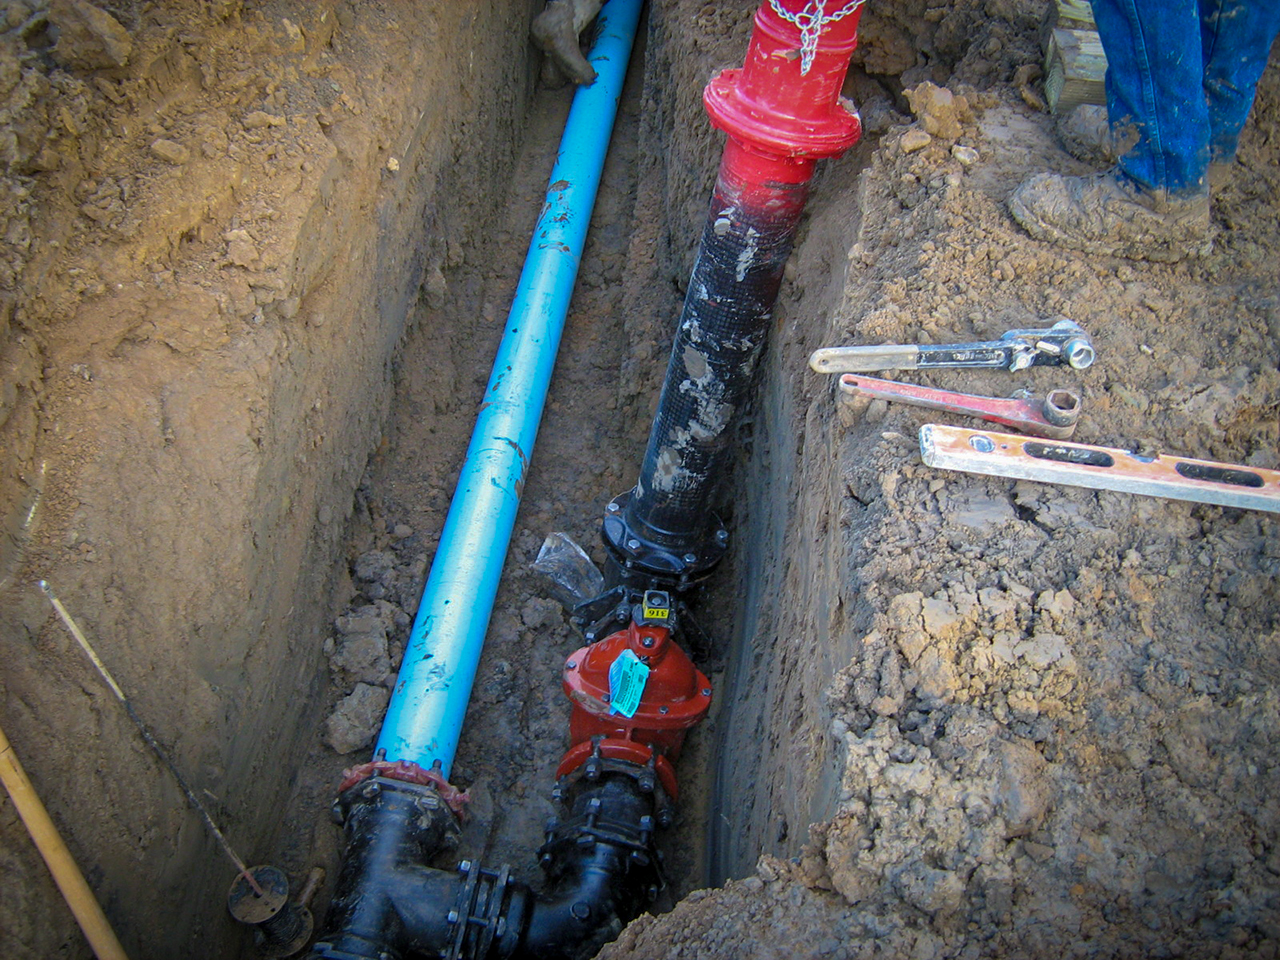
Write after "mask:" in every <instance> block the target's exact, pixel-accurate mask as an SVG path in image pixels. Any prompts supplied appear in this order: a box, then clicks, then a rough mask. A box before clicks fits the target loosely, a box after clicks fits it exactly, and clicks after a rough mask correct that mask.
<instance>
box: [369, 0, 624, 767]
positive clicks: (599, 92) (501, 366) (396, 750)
mask: <svg viewBox="0 0 1280 960" xmlns="http://www.w3.org/2000/svg"><path fill="white" fill-rule="evenodd" d="M642 3H643V0H608V2H607V3H606V4H605V5H604V7H603V9H601V11H600V18H599V27H598V39H597V40H596V43H595V45H594V46H593V47H592V49H591V53H590V55H589V56H588V59H589V60H590V61H591V64H592V66H593V67H595V69H596V72H597V74H598V76H597V78H596V81H595V83H593V84H591V86H589V87H579V88H578V92H577V93H576V95H575V96H574V99H573V106H572V107H571V108H570V111H569V119H568V120H567V121H566V123H565V128H564V135H563V136H562V137H561V140H560V151H559V155H558V159H557V161H556V165H555V167H554V169H553V170H552V171H551V181H550V185H549V186H548V187H547V199H546V202H545V203H544V204H543V207H542V214H541V215H540V216H539V218H538V224H537V227H536V228H535V229H534V233H533V240H532V241H531V242H530V244H529V253H528V256H527V258H526V260H525V265H524V270H523V272H522V273H521V274H520V284H519V286H518V287H517V288H516V295H515V299H514V300H513V301H512V304H511V312H510V313H509V314H508V315H507V327H506V332H505V333H504V334H503V337H502V344H501V346H500V347H499V348H498V355H497V357H496V358H495V359H494V363H493V372H492V373H491V374H490V377H489V385H488V387H487V388H486V390H485V395H484V402H483V403H481V405H480V412H479V415H478V416H477V418H476V425H475V429H474V430H473V432H472V434H471V445H470V447H469V448H468V449H467V456H466V460H465V461H464V462H463V465H462V473H461V475H460V476H459V478H458V486H457V488H456V489H455V491H454V494H453V501H452V503H451V504H450V506H449V515H448V517H447V519H446V520H445V524H444V530H443V532H442V533H441V535H440V546H439V547H438V548H437V550H436V555H435V559H434V560H433V561H432V564H431V572H430V574H428V576H427V583H426V586H425V587H424V588H423V592H422V600H421V601H420V603H419V605H418V614H417V617H416V618H415V620H414V624H413V631H412V633H410V635H409V643H408V645H407V647H406V649H405V652H404V661H403V663H402V664H401V666H400V675H399V676H398V677H397V679H396V686H395V691H394V693H393V694H392V697H391V703H390V705H389V706H388V707H387V714H386V717H385V718H384V720H383V722H382V732H381V733H380V734H379V736H378V743H377V745H376V747H375V757H378V755H379V754H380V753H381V751H386V753H385V754H383V755H382V758H384V759H386V760H389V761H396V760H407V761H409V762H411V763H416V764H418V765H419V766H421V767H424V768H427V769H430V768H431V766H432V765H433V764H435V763H436V762H437V761H438V762H439V763H440V765H441V772H442V774H443V775H444V776H445V777H446V778H447V777H448V776H449V771H450V769H451V768H452V766H453V755H454V752H455V751H456V750H457V747H458V738H459V737H460V736H461V733H462V720H463V716H464V715H465V713H466V710H467V703H468V702H469V701H470V699H471V687H472V684H473V683H474V681H475V676H476V667H477V665H478V664H479V662H480V651H481V648H482V647H483V646H484V638H485V633H486V632H487V630H488V627H489V616H490V614H491V613H492V612H493V601H494V597H495V595H496V594H497V592H498V580H499V578H500V577H501V575H502V566H503V563H504V561H505V559H506V555H507V547H508V545H509V544H510V541H511V531H512V528H513V527H514V526H515V521H516V510H517V508H518V507H519V505H520V494H521V493H522V491H523V489H524V481H525V476H526V474H527V473H528V470H529V458H530V456H531V455H532V453H533V444H534V440H535V439H536V438H537V435H538V423H539V421H540V420H541V419H542V408H543V405H544V403H545V402H546V398H547V388H548V386H549V384H550V382H551V371H552V368H553V367H554V365H555V357H556V351H557V350H558V349H559V346H560V335H561V333H562V331H563V330H564V321H565V317H566V316H567V314H568V312H569V299H570V297H571V295H572V293H573V285H574V281H575V280H576V279H577V276H578V264H579V263H580V262H581V259H582V248H583V243H584V241H585V240H586V235H587V226H588V224H589V223H590V221H591V210H592V207H593V206H594V205H595V200H596V188H597V187H598V186H599V184H600V172H601V169H602V168H603V167H604V158H605V154H606V153H607V151H608V148H609V139H610V136H611V134H612V132H613V121H614V117H615V116H616V114H617V110H618V100H619V98H620V97H621V94H622V83H623V80H624V79H625V77H626V73H627V62H628V61H629V59H630V57H631V44H632V40H633V39H634V37H635V32H636V24H637V23H638V22H639V19H640V7H641V5H642Z"/></svg>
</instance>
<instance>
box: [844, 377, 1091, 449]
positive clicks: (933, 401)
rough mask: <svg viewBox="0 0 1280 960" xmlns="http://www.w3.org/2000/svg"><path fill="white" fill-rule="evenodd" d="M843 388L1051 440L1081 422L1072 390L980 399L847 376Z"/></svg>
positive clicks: (1066, 434)
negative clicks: (1040, 395) (980, 420)
mask: <svg viewBox="0 0 1280 960" xmlns="http://www.w3.org/2000/svg"><path fill="white" fill-rule="evenodd" d="M840 389H841V390H842V391H844V392H845V393H847V394H849V395H850V396H853V397H872V398H875V399H879V400H892V401H896V402H898V403H907V404H910V405H911V406H913V407H926V408H928V409H929V410H946V411H949V412H951V413H962V414H965V415H966V416H971V417H981V418H982V419H983V420H988V421H990V422H991V423H998V424H1001V425H1002V426H1006V427H1011V428H1012V429H1014V430H1017V431H1018V432H1020V433H1025V434H1028V435H1029V436H1033V437H1045V438H1047V439H1050V440H1065V439H1067V437H1069V436H1071V434H1073V433H1075V429H1076V421H1078V420H1079V419H1080V397H1079V396H1077V395H1076V394H1074V393H1072V392H1071V391H1070V390H1052V391H1050V392H1049V393H1048V394H1047V395H1046V396H1045V397H1043V398H1040V399H1035V398H1031V399H1026V400H1020V399H1016V398H1012V399H1008V400H1005V399H1001V398H999V397H978V396H974V395H973V394H970V393H954V392H952V391H950V390H936V389H934V388H933V387H921V386H916V385H915V384H912V383H899V382H898V381H897V380H879V379H877V378H875V377H863V376H858V375H855V374H852V373H846V374H845V375H844V376H842V377H841V378H840Z"/></svg>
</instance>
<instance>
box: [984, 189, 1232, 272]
mask: <svg viewBox="0 0 1280 960" xmlns="http://www.w3.org/2000/svg"><path fill="white" fill-rule="evenodd" d="M1009 212H1010V213H1012V214H1013V219H1015V220H1017V221H1018V223H1020V224H1021V225H1022V226H1023V228H1024V229H1025V230H1026V231H1027V233H1029V234H1031V235H1032V236H1033V237H1035V238H1036V239H1038V240H1046V241H1048V242H1049V243H1057V244H1060V245H1062V246H1064V247H1071V248H1073V249H1076V250H1084V251H1086V252H1088V253H1100V254H1104V255H1107V256H1119V257H1128V258H1129V259H1131V260H1155V261H1157V262H1159V263H1174V262H1176V261H1178V260H1182V259H1183V258H1184V257H1189V256H1204V255H1206V254H1207V253H1208V252H1209V250H1210V249H1211V248H1212V246H1213V241H1212V238H1211V236H1210V233H1209V196H1208V194H1207V193H1206V194H1204V195H1203V196H1199V197H1194V198H1190V199H1186V200H1182V199H1170V198H1167V197H1158V196H1156V195H1154V194H1150V193H1146V192H1144V191H1141V190H1139V189H1137V188H1136V187H1130V186H1129V185H1128V184H1124V183H1121V182H1120V181H1119V180H1117V179H1116V177H1115V176H1114V175H1112V174H1102V175H1094V176H1091V177H1064V176H1062V175H1060V174H1056V173H1038V174H1036V175H1035V176H1033V177H1031V178H1030V179H1028V180H1025V181H1023V183H1022V185H1021V186H1020V187H1018V189H1017V190H1015V191H1014V192H1013V196H1011V197H1010V198H1009Z"/></svg>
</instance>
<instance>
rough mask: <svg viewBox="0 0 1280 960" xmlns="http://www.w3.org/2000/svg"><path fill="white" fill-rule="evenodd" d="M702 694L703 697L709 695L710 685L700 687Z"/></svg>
mask: <svg viewBox="0 0 1280 960" xmlns="http://www.w3.org/2000/svg"><path fill="white" fill-rule="evenodd" d="M702 695H703V696H704V697H709V696H711V688H710V687H703V688H702Z"/></svg>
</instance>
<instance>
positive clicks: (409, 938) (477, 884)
mask: <svg viewBox="0 0 1280 960" xmlns="http://www.w3.org/2000/svg"><path fill="white" fill-rule="evenodd" d="M636 771H637V774H638V773H639V772H640V771H641V768H639V767H637V768H636ZM571 790H572V801H571V804H570V816H569V817H568V818H567V819H565V820H564V821H563V822H560V823H557V824H553V825H552V826H551V827H550V829H549V831H548V834H547V841H546V843H544V844H543V846H542V849H541V850H540V851H539V853H540V855H541V859H542V863H543V866H544V868H545V869H546V871H547V883H546V885H545V886H546V888H545V890H544V891H543V892H542V893H538V894H535V893H534V892H533V891H532V890H530V889H529V888H528V887H527V886H525V885H524V884H521V883H517V882H515V881H513V880H512V879H511V877H510V873H509V871H508V870H507V868H506V867H503V868H502V869H501V870H498V871H496V872H495V871H489V870H484V869H482V868H481V867H480V865H479V864H476V863H473V862H471V861H467V860H464V861H463V862H462V863H460V864H459V865H458V869H457V870H456V871H452V872H450V871H445V870H438V869H434V868H432V867H429V866H427V865H426V864H427V862H428V861H430V860H431V859H432V858H434V857H435V856H437V855H438V854H439V853H441V852H443V851H444V850H446V849H448V848H449V847H451V846H452V845H453V844H454V843H455V842H456V837H457V824H456V821H454V819H453V814H452V813H451V812H450V811H449V810H448V808H447V807H446V806H445V804H444V803H443V801H441V800H440V798H439V796H438V795H437V794H436V793H435V791H434V790H433V789H432V788H431V787H428V786H419V785H416V784H409V783H402V782H399V781H395V780H384V779H382V778H378V777H375V778H371V779H370V780H367V781H365V782H364V783H362V784H357V785H356V786H355V787H352V788H351V789H350V790H348V791H347V793H346V794H344V795H343V797H342V799H341V801H340V802H341V804H342V808H343V810H344V811H345V812H346V827H347V849H346V855H345V858H344V862H343V867H342V873H341V875H340V877H339V880H338V887H337V890H336V891H335V893H334V898H333V901H332V902H331V904H330V907H329V916H328V921H327V923H326V932H325V934H324V935H322V936H321V937H320V939H319V940H318V941H317V942H316V944H315V945H314V946H313V947H312V954H311V957H312V960H410V958H426V957H433V958H446V960H583V958H586V957H589V956H591V955H593V954H594V953H596V951H597V950H599V949H600V947H601V946H603V945H604V944H605V943H607V942H608V941H609V940H612V939H613V938H614V937H616V936H617V935H618V933H620V932H621V930H622V927H623V926H624V925H625V924H626V923H628V922H629V921H631V920H633V919H634V918H635V917H636V916H638V915H639V914H640V911H641V910H642V909H643V908H644V905H645V904H646V903H648V902H649V901H650V900H652V898H653V897H654V896H656V895H657V891H658V889H659V888H660V887H661V885H662V873H661V866H660V855H659V853H658V850H657V847H656V845H655V840H654V827H655V822H654V816H653V810H654V806H655V797H654V793H653V790H652V787H650V788H649V789H647V790H646V789H644V788H643V786H642V784H641V783H640V780H639V779H638V777H637V776H633V775H631V774H629V773H618V772H609V773H606V774H605V775H603V776H600V775H598V774H597V775H596V777H595V779H586V778H585V777H584V778H583V779H582V780H580V781H579V782H578V783H577V784H576V785H575V786H574V787H572V788H571Z"/></svg>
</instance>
